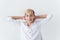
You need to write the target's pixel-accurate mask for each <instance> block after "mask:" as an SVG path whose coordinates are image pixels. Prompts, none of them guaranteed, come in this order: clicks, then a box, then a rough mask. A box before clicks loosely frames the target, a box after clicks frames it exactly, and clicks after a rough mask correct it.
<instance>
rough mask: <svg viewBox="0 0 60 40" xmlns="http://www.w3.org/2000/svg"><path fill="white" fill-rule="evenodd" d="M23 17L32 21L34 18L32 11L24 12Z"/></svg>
mask: <svg viewBox="0 0 60 40" xmlns="http://www.w3.org/2000/svg"><path fill="white" fill-rule="evenodd" d="M25 19H26V21H27V22H30V23H32V22H33V21H34V19H35V15H34V14H33V12H25Z"/></svg>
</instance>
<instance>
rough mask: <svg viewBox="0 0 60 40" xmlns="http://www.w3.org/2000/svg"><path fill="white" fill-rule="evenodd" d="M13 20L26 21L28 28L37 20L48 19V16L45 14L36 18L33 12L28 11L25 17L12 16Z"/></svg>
mask: <svg viewBox="0 0 60 40" xmlns="http://www.w3.org/2000/svg"><path fill="white" fill-rule="evenodd" d="M10 17H11V18H12V19H15V20H17V19H24V20H26V23H27V26H30V25H31V24H32V23H33V22H34V21H35V19H41V18H42V19H44V18H46V17H47V14H43V15H39V16H36V15H34V14H33V12H32V11H29V12H28V11H27V12H25V16H10Z"/></svg>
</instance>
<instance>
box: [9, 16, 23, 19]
mask: <svg viewBox="0 0 60 40" xmlns="http://www.w3.org/2000/svg"><path fill="white" fill-rule="evenodd" d="M10 17H11V18H12V19H23V18H24V16H10Z"/></svg>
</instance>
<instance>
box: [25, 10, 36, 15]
mask: <svg viewBox="0 0 60 40" xmlns="http://www.w3.org/2000/svg"><path fill="white" fill-rule="evenodd" d="M26 12H33V14H34V15H35V12H34V10H33V9H26V10H25V14H26Z"/></svg>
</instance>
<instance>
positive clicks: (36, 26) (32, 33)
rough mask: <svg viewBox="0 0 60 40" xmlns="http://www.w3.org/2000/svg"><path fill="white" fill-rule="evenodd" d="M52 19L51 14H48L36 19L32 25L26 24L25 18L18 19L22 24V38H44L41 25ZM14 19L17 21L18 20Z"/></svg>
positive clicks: (31, 39) (26, 39) (39, 39)
mask: <svg viewBox="0 0 60 40" xmlns="http://www.w3.org/2000/svg"><path fill="white" fill-rule="evenodd" d="M50 19H51V15H48V16H47V18H45V19H36V20H35V22H34V23H32V24H31V25H30V27H28V26H27V25H26V21H25V20H17V22H18V23H17V24H19V26H20V40H42V35H41V30H40V29H41V26H42V25H44V24H46V23H47V22H48V21H49V20H50ZM13 21H14V22H15V21H16V20H13ZM13 21H12V22H13Z"/></svg>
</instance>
